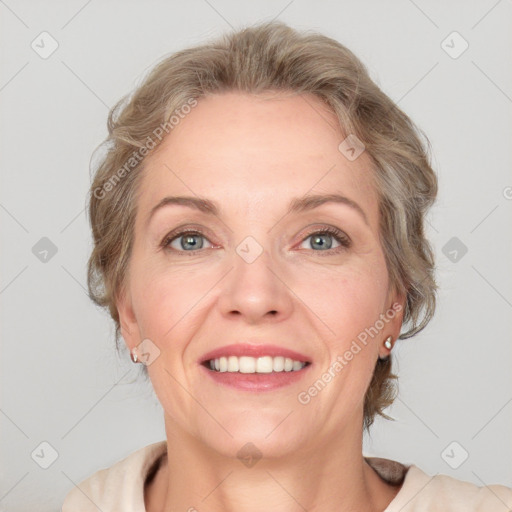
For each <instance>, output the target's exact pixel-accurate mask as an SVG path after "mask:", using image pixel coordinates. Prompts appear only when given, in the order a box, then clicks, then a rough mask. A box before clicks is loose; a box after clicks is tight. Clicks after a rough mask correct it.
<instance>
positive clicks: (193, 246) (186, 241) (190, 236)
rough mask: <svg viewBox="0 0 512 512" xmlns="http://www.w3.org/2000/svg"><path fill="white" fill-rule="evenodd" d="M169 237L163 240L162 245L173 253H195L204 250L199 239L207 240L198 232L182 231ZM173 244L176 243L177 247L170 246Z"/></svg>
mask: <svg viewBox="0 0 512 512" xmlns="http://www.w3.org/2000/svg"><path fill="white" fill-rule="evenodd" d="M171 236H172V238H171ZM171 236H169V237H167V238H165V239H164V241H163V244H162V245H163V246H164V247H166V248H172V249H173V250H175V251H185V252H192V251H197V250H199V249H203V248H204V247H203V246H204V243H203V242H202V241H201V239H203V240H208V239H207V238H206V237H205V236H204V235H203V234H202V233H200V232H199V231H182V232H181V233H176V234H175V235H171ZM198 240H199V241H198ZM175 242H178V247H176V246H173V245H172V244H173V243H175Z"/></svg>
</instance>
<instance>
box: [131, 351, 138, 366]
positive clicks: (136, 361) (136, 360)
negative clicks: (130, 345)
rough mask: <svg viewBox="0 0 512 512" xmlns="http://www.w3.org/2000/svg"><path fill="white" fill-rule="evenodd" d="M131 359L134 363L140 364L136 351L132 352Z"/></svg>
mask: <svg viewBox="0 0 512 512" xmlns="http://www.w3.org/2000/svg"><path fill="white" fill-rule="evenodd" d="M130 357H131V358H132V361H133V362H134V363H138V362H139V358H138V357H137V354H136V353H135V350H130Z"/></svg>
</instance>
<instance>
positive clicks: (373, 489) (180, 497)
mask: <svg viewBox="0 0 512 512" xmlns="http://www.w3.org/2000/svg"><path fill="white" fill-rule="evenodd" d="M166 431H167V439H168V441H167V447H168V453H169V454H170V456H169V457H163V458H162V461H161V465H160V467H159V469H158V471H157V473H156V476H155V478H154V480H153V481H152V482H151V484H150V485H149V486H148V488H147V489H146V498H147V499H146V510H147V512H153V510H158V511H170V510H187V511H188V510H190V511H191V512H193V511H200V510H204V509H206V508H207V509H208V510H210V511H219V512H220V511H223V512H231V511H235V510H236V511H237V512H240V511H241V510H243V511H244V512H253V511H254V512H256V511H260V510H262V509H264V510H273V511H276V512H303V511H304V510H308V511H310V512H314V511H325V510H337V511H340V512H342V511H343V512H349V511H351V512H352V511H356V510H365V511H368V512H377V511H382V510H384V509H385V508H386V507H387V506H388V504H389V503H390V502H391V501H392V500H393V498H394V497H395V496H396V494H397V492H398V491H399V489H400V486H393V485H390V484H388V483H386V482H384V480H382V479H381V478H380V477H379V475H378V474H377V473H376V472H375V471H374V470H373V469H372V468H371V467H370V466H369V465H368V464H367V463H366V462H365V460H364V458H363V455H362V432H361V429H352V431H351V432H350V431H348V430H346V431H345V432H338V433H337V434H336V436H333V437H332V438H326V437H325V436H318V438H319V439H321V440H322V443H320V442H315V443H311V444H309V445H307V446H301V448H300V450H295V451H293V450H292V451H291V453H289V454H287V455H286V456H281V457H278V458H277V457H276V458H272V457H265V456H263V457H262V458H261V459H259V460H258V461H257V462H256V463H254V461H252V462H253V463H254V464H253V465H252V466H251V463H250V462H248V461H246V463H245V464H244V463H243V462H242V461H241V460H239V459H238V458H237V457H236V456H235V457H225V456H223V455H221V454H219V453H218V452H216V451H214V450H212V449H211V448H209V447H207V446H205V445H204V444H202V443H200V442H198V439H197V438H195V437H192V436H190V435H189V434H188V433H185V432H183V431H181V430H180V429H179V428H178V427H177V425H175V424H171V423H170V422H169V421H168V418H166ZM242 445H243V443H242Z"/></svg>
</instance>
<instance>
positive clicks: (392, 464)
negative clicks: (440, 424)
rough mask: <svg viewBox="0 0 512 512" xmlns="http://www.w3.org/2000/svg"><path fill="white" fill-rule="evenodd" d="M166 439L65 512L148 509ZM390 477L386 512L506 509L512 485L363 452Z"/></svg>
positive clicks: (86, 485) (99, 477)
mask: <svg viewBox="0 0 512 512" xmlns="http://www.w3.org/2000/svg"><path fill="white" fill-rule="evenodd" d="M166 450H167V441H160V442H158V443H154V444H150V445H149V446H145V447H144V448H141V449H139V450H137V451H135V452H133V453H131V454H130V455H128V457H126V458H124V459H122V460H120V461H119V462H117V463H115V464H114V465H113V466H112V467H110V468H107V469H101V470H99V471H97V472H96V473H94V474H93V475H91V476H90V477H89V478H87V479H86V480H84V481H83V482H81V483H80V484H79V485H78V486H77V487H75V488H74V489H72V490H71V491H70V492H69V493H68V495H67V496H66V498H65V500H64V503H63V505H62V512H98V510H101V511H102V512H121V511H122V512H145V510H146V508H145V506H144V483H145V481H146V478H147V476H148V473H149V472H150V471H151V470H152V469H153V468H154V467H155V464H156V463H157V462H158V459H159V458H160V457H161V456H162V455H163V454H165V453H166ZM364 458H365V460H366V461H367V462H368V464H370V466H371V467H372V468H373V469H374V470H375V471H376V472H377V473H378V474H379V475H380V476H381V477H382V478H383V479H384V480H386V481H388V482H390V483H395V484H399V483H402V482H403V484H402V488H401V489H400V491H399V492H398V494H397V495H396V496H395V498H394V499H393V501H392V502H391V503H390V504H389V505H388V507H387V508H386V510H384V511H383V512H436V511H439V512H441V511H442V512H507V511H509V510H511V509H512V489H511V488H509V487H506V486H504V485H488V486H486V487H479V486H477V485H475V484H472V483H470V482H465V481H462V480H457V479H456V478H452V477H450V476H447V475H439V474H437V475H435V476H429V475H427V474H426V473H424V472H423V471H422V470H421V469H419V468H418V467H417V466H414V465H412V464H411V465H405V464H402V463H400V462H396V461H393V460H390V459H383V458H379V457H364Z"/></svg>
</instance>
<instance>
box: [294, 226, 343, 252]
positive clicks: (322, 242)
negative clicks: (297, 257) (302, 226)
mask: <svg viewBox="0 0 512 512" xmlns="http://www.w3.org/2000/svg"><path fill="white" fill-rule="evenodd" d="M309 239H311V241H310V246H311V249H312V250H314V251H315V252H331V253H332V252H340V251H342V250H344V249H348V248H349V247H350V246H351V241H350V239H349V238H348V236H347V235H345V233H343V232H342V231H340V230H339V229H337V228H333V227H326V228H325V229H321V230H316V231H313V232H311V233H310V234H309V235H308V236H307V237H306V238H304V240H303V242H302V243H304V242H305V241H307V240H309ZM333 239H334V240H335V241H336V242H338V244H339V245H338V246H337V247H334V248H333ZM315 249H319V250H315Z"/></svg>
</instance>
